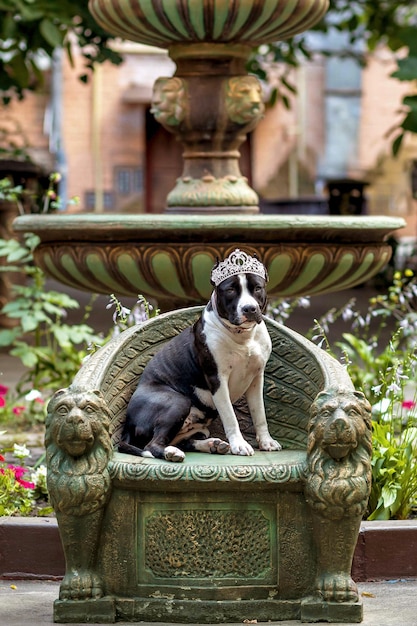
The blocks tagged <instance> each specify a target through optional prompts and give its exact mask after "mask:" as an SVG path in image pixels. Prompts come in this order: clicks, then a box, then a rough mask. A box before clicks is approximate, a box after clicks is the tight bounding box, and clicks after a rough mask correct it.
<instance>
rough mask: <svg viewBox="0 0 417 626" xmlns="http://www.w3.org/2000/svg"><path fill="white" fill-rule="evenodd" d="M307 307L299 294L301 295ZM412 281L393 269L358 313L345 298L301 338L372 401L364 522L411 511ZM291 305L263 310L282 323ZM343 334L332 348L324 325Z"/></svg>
mask: <svg viewBox="0 0 417 626" xmlns="http://www.w3.org/2000/svg"><path fill="white" fill-rule="evenodd" d="M302 304H303V306H306V299H305V298H304V299H303V300H302ZM416 308H417V281H416V278H415V276H414V275H413V272H412V271H410V270H405V271H404V272H395V273H394V277H393V282H392V284H391V285H390V286H389V288H388V289H387V291H386V292H385V293H382V294H379V295H377V296H372V297H371V298H370V299H369V301H368V306H367V307H366V309H365V312H364V313H362V312H361V311H360V310H359V309H358V308H357V307H356V302H355V300H354V299H353V300H350V301H349V302H348V303H347V304H346V305H345V306H344V307H342V308H340V309H336V308H332V309H330V310H329V311H328V312H327V313H326V314H325V315H323V316H322V317H321V318H320V319H319V320H317V321H316V323H315V325H314V327H313V328H311V329H310V331H309V332H308V333H307V335H308V336H309V337H310V338H311V339H312V340H313V341H315V342H318V343H319V345H321V346H322V347H323V348H324V349H326V350H327V351H330V352H331V353H332V354H333V356H335V357H336V358H341V359H342V360H343V362H344V364H345V366H346V367H347V369H348V372H349V375H350V377H351V379H352V382H353V384H354V385H355V388H356V389H360V390H362V391H363V392H364V393H365V395H366V397H367V398H368V399H369V401H370V402H371V405H372V416H373V420H372V425H373V457H372V490H371V496H370V499H369V506H368V511H367V516H368V519H370V520H377V519H378V520H387V519H406V518H407V517H409V516H410V514H411V513H412V511H413V510H414V509H416V508H417V341H416V340H417V311H416ZM293 310H294V307H293V305H292V304H288V303H285V302H279V303H275V304H274V305H273V306H272V307H271V309H270V312H271V314H272V316H273V317H275V319H279V321H280V322H281V323H286V322H287V320H288V318H289V316H290V314H291V312H292V311H293ZM335 322H338V323H341V322H342V323H343V322H344V323H345V324H346V326H347V328H348V332H344V333H342V336H341V340H340V341H337V342H335V344H334V345H332V344H331V343H330V341H329V338H328V336H329V332H330V330H331V327H332V326H333V325H334V324H335Z"/></svg>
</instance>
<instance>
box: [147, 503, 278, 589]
mask: <svg viewBox="0 0 417 626" xmlns="http://www.w3.org/2000/svg"><path fill="white" fill-rule="evenodd" d="M276 525H277V522H276V514H275V507H274V506H270V505H266V504H259V506H258V505H254V504H253V503H252V504H251V505H250V506H247V505H246V504H243V503H239V502H234V503H230V504H229V503H223V502H217V503H208V504H202V503H193V502H186V503H181V504H178V505H177V506H176V505H175V504H173V503H172V502H171V503H168V502H167V503H163V502H161V503H149V504H146V505H142V506H140V507H139V534H138V537H139V549H138V554H139V562H138V578H139V580H140V582H148V583H152V582H158V581H159V582H162V583H169V579H171V580H172V579H175V581H178V580H179V579H184V580H186V581H187V584H191V585H193V584H195V585H203V586H204V581H205V580H206V581H213V579H215V580H218V581H219V584H222V582H223V584H228V585H230V584H248V581H249V580H252V581H253V582H254V583H255V584H256V582H259V583H260V584H265V583H269V584H272V583H274V582H275V581H276V576H277V573H276V572H277V563H276V555H277V549H276V535H277V533H276Z"/></svg>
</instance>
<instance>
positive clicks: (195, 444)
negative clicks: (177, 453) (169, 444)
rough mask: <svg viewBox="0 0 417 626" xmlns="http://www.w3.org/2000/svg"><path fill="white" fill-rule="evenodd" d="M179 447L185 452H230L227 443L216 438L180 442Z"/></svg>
mask: <svg viewBox="0 0 417 626" xmlns="http://www.w3.org/2000/svg"><path fill="white" fill-rule="evenodd" d="M181 447H182V448H183V449H184V450H186V451H187V452H207V453H209V454H228V453H229V452H230V445H229V444H228V443H227V441H223V440H222V439H218V438H217V437H207V438H206V437H204V438H201V439H198V438H196V437H193V438H192V439H187V440H186V441H183V442H181Z"/></svg>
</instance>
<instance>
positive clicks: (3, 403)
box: [0, 396, 6, 409]
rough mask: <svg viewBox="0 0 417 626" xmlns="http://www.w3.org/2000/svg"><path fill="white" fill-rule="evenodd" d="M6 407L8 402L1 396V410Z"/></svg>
mask: <svg viewBox="0 0 417 626" xmlns="http://www.w3.org/2000/svg"><path fill="white" fill-rule="evenodd" d="M5 406H6V400H5V398H4V396H0V409H2V408H4V407H5Z"/></svg>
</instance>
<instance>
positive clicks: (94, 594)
mask: <svg viewBox="0 0 417 626" xmlns="http://www.w3.org/2000/svg"><path fill="white" fill-rule="evenodd" d="M103 595H104V591H103V585H102V582H101V580H100V577H99V576H97V574H94V573H93V572H84V573H82V574H79V573H75V572H71V573H69V574H68V573H67V574H65V576H64V579H63V581H62V583H61V587H60V590H59V599H60V600H89V599H95V600H97V599H98V598H102V597H103Z"/></svg>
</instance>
